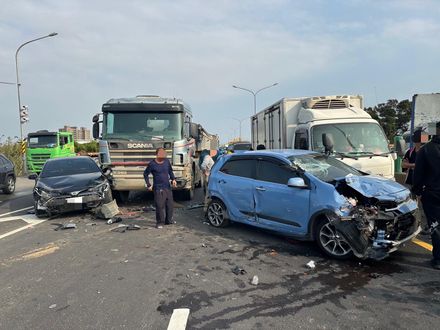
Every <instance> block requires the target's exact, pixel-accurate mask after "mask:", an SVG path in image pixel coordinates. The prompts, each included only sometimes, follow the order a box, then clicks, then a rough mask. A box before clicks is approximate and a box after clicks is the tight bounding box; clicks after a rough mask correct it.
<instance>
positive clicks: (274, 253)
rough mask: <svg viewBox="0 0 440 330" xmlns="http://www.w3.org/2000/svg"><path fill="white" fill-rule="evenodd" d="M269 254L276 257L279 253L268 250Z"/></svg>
mask: <svg viewBox="0 0 440 330" xmlns="http://www.w3.org/2000/svg"><path fill="white" fill-rule="evenodd" d="M267 254H268V255H270V256H271V257H275V256H276V255H278V252H277V251H275V250H274V249H269V250H267Z"/></svg>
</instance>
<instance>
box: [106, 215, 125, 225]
mask: <svg viewBox="0 0 440 330" xmlns="http://www.w3.org/2000/svg"><path fill="white" fill-rule="evenodd" d="M121 221H122V218H121V217H114V218H111V219H109V220H108V221H107V224H108V225H111V224H112V223H116V222H121Z"/></svg>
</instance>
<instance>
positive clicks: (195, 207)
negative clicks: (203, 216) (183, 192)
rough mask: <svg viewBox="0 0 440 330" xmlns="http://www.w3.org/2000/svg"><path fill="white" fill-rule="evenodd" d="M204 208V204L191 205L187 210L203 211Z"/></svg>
mask: <svg viewBox="0 0 440 330" xmlns="http://www.w3.org/2000/svg"><path fill="white" fill-rule="evenodd" d="M202 207H205V204H204V203H198V204H191V205H190V206H188V207H187V208H186V209H187V210H194V209H201V208H202Z"/></svg>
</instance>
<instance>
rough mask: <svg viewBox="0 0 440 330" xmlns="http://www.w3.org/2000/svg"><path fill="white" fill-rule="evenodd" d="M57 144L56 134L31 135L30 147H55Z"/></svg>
mask: <svg viewBox="0 0 440 330" xmlns="http://www.w3.org/2000/svg"><path fill="white" fill-rule="evenodd" d="M56 146H57V136H56V135H39V136H30V137H29V148H55V147H56Z"/></svg>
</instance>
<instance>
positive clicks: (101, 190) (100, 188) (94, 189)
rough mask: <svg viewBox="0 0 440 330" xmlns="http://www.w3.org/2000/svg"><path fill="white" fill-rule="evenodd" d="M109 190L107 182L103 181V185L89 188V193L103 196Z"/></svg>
mask: <svg viewBox="0 0 440 330" xmlns="http://www.w3.org/2000/svg"><path fill="white" fill-rule="evenodd" d="M109 189H110V184H109V183H108V182H107V181H104V182H103V183H101V184H99V185H97V186H94V187H91V188H89V191H90V192H98V193H99V194H101V195H102V194H104V193H105V192H107V191H108V190H109Z"/></svg>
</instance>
